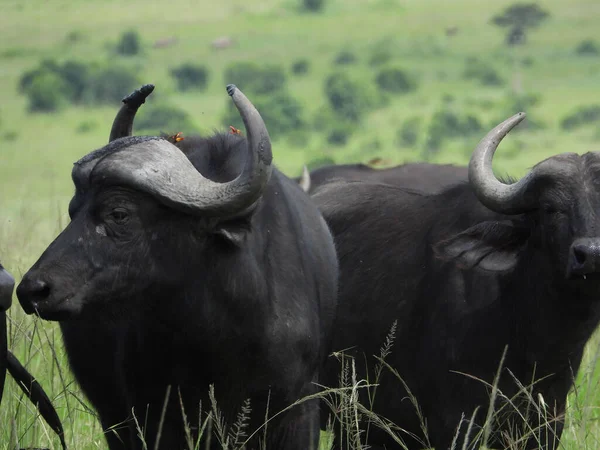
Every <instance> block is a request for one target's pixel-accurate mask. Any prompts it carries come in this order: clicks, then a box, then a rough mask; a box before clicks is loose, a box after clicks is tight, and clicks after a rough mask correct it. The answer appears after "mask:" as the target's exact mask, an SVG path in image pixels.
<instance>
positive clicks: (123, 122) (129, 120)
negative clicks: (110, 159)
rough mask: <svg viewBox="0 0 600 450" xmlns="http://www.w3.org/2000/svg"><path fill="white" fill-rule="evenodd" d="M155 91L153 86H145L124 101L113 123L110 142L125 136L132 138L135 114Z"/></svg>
mask: <svg viewBox="0 0 600 450" xmlns="http://www.w3.org/2000/svg"><path fill="white" fill-rule="evenodd" d="M153 90H154V85H153V84H145V85H143V86H142V87H141V88H139V89H136V90H135V91H133V92H132V93H131V94H129V95H128V96H127V97H125V98H124V99H123V100H122V102H123V106H121V109H120V110H119V112H118V113H117V116H116V117H115V120H114V121H113V124H112V128H111V130H110V138H109V139H108V142H112V141H114V140H115V139H119V138H122V137H125V136H131V132H132V131H133V119H134V118H135V114H136V113H137V110H138V109H139V107H140V106H142V105H143V104H144V103H145V102H146V97H148V96H149V95H150V94H151V93H152V91H153Z"/></svg>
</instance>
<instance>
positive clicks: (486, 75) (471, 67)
mask: <svg viewBox="0 0 600 450" xmlns="http://www.w3.org/2000/svg"><path fill="white" fill-rule="evenodd" d="M465 65H466V67H465V71H464V73H463V77H464V78H465V79H467V80H476V81H478V82H479V83H481V84H482V85H484V86H501V85H503V84H504V80H503V79H502V77H500V75H498V72H496V70H495V69H494V68H493V67H492V66H491V65H490V64H489V63H486V62H482V61H479V60H478V59H476V58H469V59H467V61H466V63H465Z"/></svg>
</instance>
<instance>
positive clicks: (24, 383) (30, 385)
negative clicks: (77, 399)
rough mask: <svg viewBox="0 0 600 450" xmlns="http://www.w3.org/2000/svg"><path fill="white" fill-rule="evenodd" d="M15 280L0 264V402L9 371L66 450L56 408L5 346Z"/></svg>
mask: <svg viewBox="0 0 600 450" xmlns="http://www.w3.org/2000/svg"><path fill="white" fill-rule="evenodd" d="M14 286H15V280H14V278H13V277H12V275H11V274H10V273H8V272H7V271H6V270H5V269H4V267H3V266H2V264H0V404H1V403H2V397H3V394H4V381H5V379H6V372H7V371H8V373H10V375H11V376H12V377H13V379H14V380H15V382H16V383H17V386H19V388H21V390H22V391H23V393H24V394H25V395H26V396H27V397H28V398H29V399H30V400H31V401H32V402H33V404H35V405H36V407H37V408H38V410H39V412H40V414H41V415H42V417H43V418H44V420H45V421H46V422H47V423H48V425H50V427H51V428H52V429H53V430H54V431H55V432H56V434H58V436H59V438H60V443H61V446H62V448H63V450H66V448H67V445H66V443H65V433H64V431H63V427H62V423H61V422H60V419H59V418H58V414H57V413H56V410H55V409H54V407H53V406H52V403H51V402H50V399H49V398H48V395H47V394H46V392H45V391H44V389H43V388H42V387H41V386H40V384H39V383H38V382H37V380H36V379H35V378H33V376H32V375H31V374H30V373H29V372H28V371H27V369H25V367H23V366H22V365H21V363H20V362H19V360H18V359H17V358H16V357H15V356H14V355H13V354H12V353H11V352H10V351H9V350H8V348H7V335H6V311H7V310H8V309H9V308H10V306H11V304H12V293H13V288H14Z"/></svg>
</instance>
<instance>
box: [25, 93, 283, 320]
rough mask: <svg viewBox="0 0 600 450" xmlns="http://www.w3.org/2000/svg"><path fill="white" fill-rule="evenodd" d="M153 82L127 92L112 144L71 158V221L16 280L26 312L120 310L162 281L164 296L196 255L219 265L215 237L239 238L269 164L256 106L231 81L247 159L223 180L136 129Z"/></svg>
mask: <svg viewBox="0 0 600 450" xmlns="http://www.w3.org/2000/svg"><path fill="white" fill-rule="evenodd" d="M152 89H153V86H151V85H146V86H144V87H142V89H140V90H139V91H136V92H135V93H134V94H132V95H130V96H128V97H126V98H125V99H124V103H125V104H124V105H123V107H122V108H121V110H120V111H119V113H118V114H117V117H116V118H115V121H114V124H113V127H112V131H111V134H110V142H109V144H108V145H106V146H105V147H103V148H101V149H99V150H96V151H93V152H91V153H89V154H88V155H86V156H84V157H83V158H81V159H80V160H79V161H77V162H76V163H75V165H74V168H73V171H72V179H73V182H74V185H75V194H74V196H73V199H72V200H71V202H70V204H69V215H70V217H71V222H70V223H69V225H68V226H67V227H66V229H65V230H64V231H63V232H62V233H61V234H60V235H59V236H58V237H57V238H56V239H55V241H54V242H53V243H52V244H51V245H50V246H49V247H48V249H47V250H46V251H45V252H44V253H43V254H42V256H41V257H40V259H39V260H38V261H37V262H36V264H35V265H34V266H33V267H32V268H31V269H30V270H29V272H28V273H27V274H26V275H25V276H24V278H23V280H22V282H21V283H20V284H19V286H18V288H17V296H18V298H19V300H20V302H21V305H22V306H23V309H24V310H25V311H26V312H27V313H29V314H31V313H34V312H37V313H38V314H39V315H40V316H41V317H43V318H46V319H50V320H64V319H67V318H71V317H76V316H78V315H79V314H82V313H84V312H89V311H94V310H95V306H96V305H101V304H103V303H105V302H108V301H110V302H111V304H112V305H113V310H114V308H117V309H118V308H119V307H121V306H122V307H125V305H124V303H125V299H129V300H131V299H135V298H136V297H137V298H142V297H144V293H145V294H148V293H152V294H154V296H157V295H158V296H160V295H161V293H162V291H161V289H162V290H164V294H165V296H166V297H168V295H169V292H170V291H171V290H172V289H174V288H175V287H176V286H179V284H180V280H181V279H182V278H187V279H190V278H194V277H196V278H197V277H198V276H201V274H202V271H199V272H200V273H187V272H190V269H189V268H187V267H189V266H190V264H188V263H191V262H192V261H197V262H198V264H196V265H195V266H194V267H195V269H194V270H195V271H198V267H199V266H198V265H199V264H204V265H205V266H206V267H207V268H212V267H211V264H212V265H213V267H214V265H216V264H217V262H215V261H214V259H213V258H215V254H217V253H220V252H217V251H216V246H219V245H220V246H223V245H224V246H227V245H233V246H235V245H236V243H239V240H240V239H241V238H242V237H243V235H244V231H246V230H247V229H248V220H249V219H248V217H249V216H250V215H251V214H252V212H253V211H254V210H255V208H256V207H257V205H258V204H259V202H260V200H261V195H262V193H263V190H264V189H265V186H266V185H267V183H268V181H269V178H270V175H271V170H272V167H271V161H272V154H271V143H270V138H269V133H268V132H267V128H266V126H265V124H264V122H263V120H262V118H261V116H260V114H259V113H258V111H257V110H256V109H255V108H254V106H253V105H252V104H251V103H250V101H249V100H248V99H247V98H246V96H245V95H244V94H243V93H242V92H241V91H240V90H239V89H237V88H236V86H234V85H228V86H227V92H228V94H229V95H230V96H231V97H232V99H233V102H234V104H235V105H236V107H237V109H238V110H239V112H240V115H241V117H242V119H243V121H244V125H245V127H246V137H247V138H246V139H245V140H244V139H243V138H240V137H237V136H236V137H230V139H231V140H235V142H234V143H233V144H232V145H237V146H238V147H239V146H244V147H245V149H244V150H242V154H241V156H242V158H240V159H241V160H242V162H241V163H240V164H239V170H238V171H237V172H236V173H235V174H234V175H233V176H231V178H230V179H228V180H225V181H222V180H221V181H222V182H217V181H214V180H213V179H209V178H206V177H205V176H203V175H202V174H201V173H200V172H199V171H198V170H197V169H196V168H195V167H194V165H193V164H192V163H191V162H190V160H189V159H188V157H187V156H186V154H184V152H183V151H182V150H181V149H180V148H178V147H177V146H175V145H173V144H172V143H171V142H169V141H168V140H167V139H165V138H161V137H153V136H131V131H132V125H133V119H134V116H135V113H136V111H137V109H138V108H139V106H140V105H141V104H142V103H144V99H145V98H146V96H147V95H149V94H150V93H151V92H152ZM232 142H233V141H232ZM244 152H245V153H244ZM236 175H237V176H236ZM225 251H226V250H225ZM221 253H222V252H221ZM207 271H209V270H207ZM209 283H210V280H207V281H206V284H207V285H208V284H209ZM179 287H180V286H179ZM121 303H123V305H121ZM146 306H148V305H146ZM148 307H149V306H148Z"/></svg>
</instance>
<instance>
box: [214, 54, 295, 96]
mask: <svg viewBox="0 0 600 450" xmlns="http://www.w3.org/2000/svg"><path fill="white" fill-rule="evenodd" d="M224 78H225V80H224V81H225V84H230V83H233V84H236V85H237V86H238V87H239V88H240V89H241V90H243V91H244V92H248V93H252V94H259V95H260V94H270V93H273V92H276V91H280V90H282V89H283V88H284V87H285V81H286V79H285V72H284V70H283V68H282V67H281V66H275V65H267V66H260V65H258V64H256V63H254V62H249V61H247V62H239V63H234V64H231V65H230V66H229V67H227V68H226V69H225V74H224Z"/></svg>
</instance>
